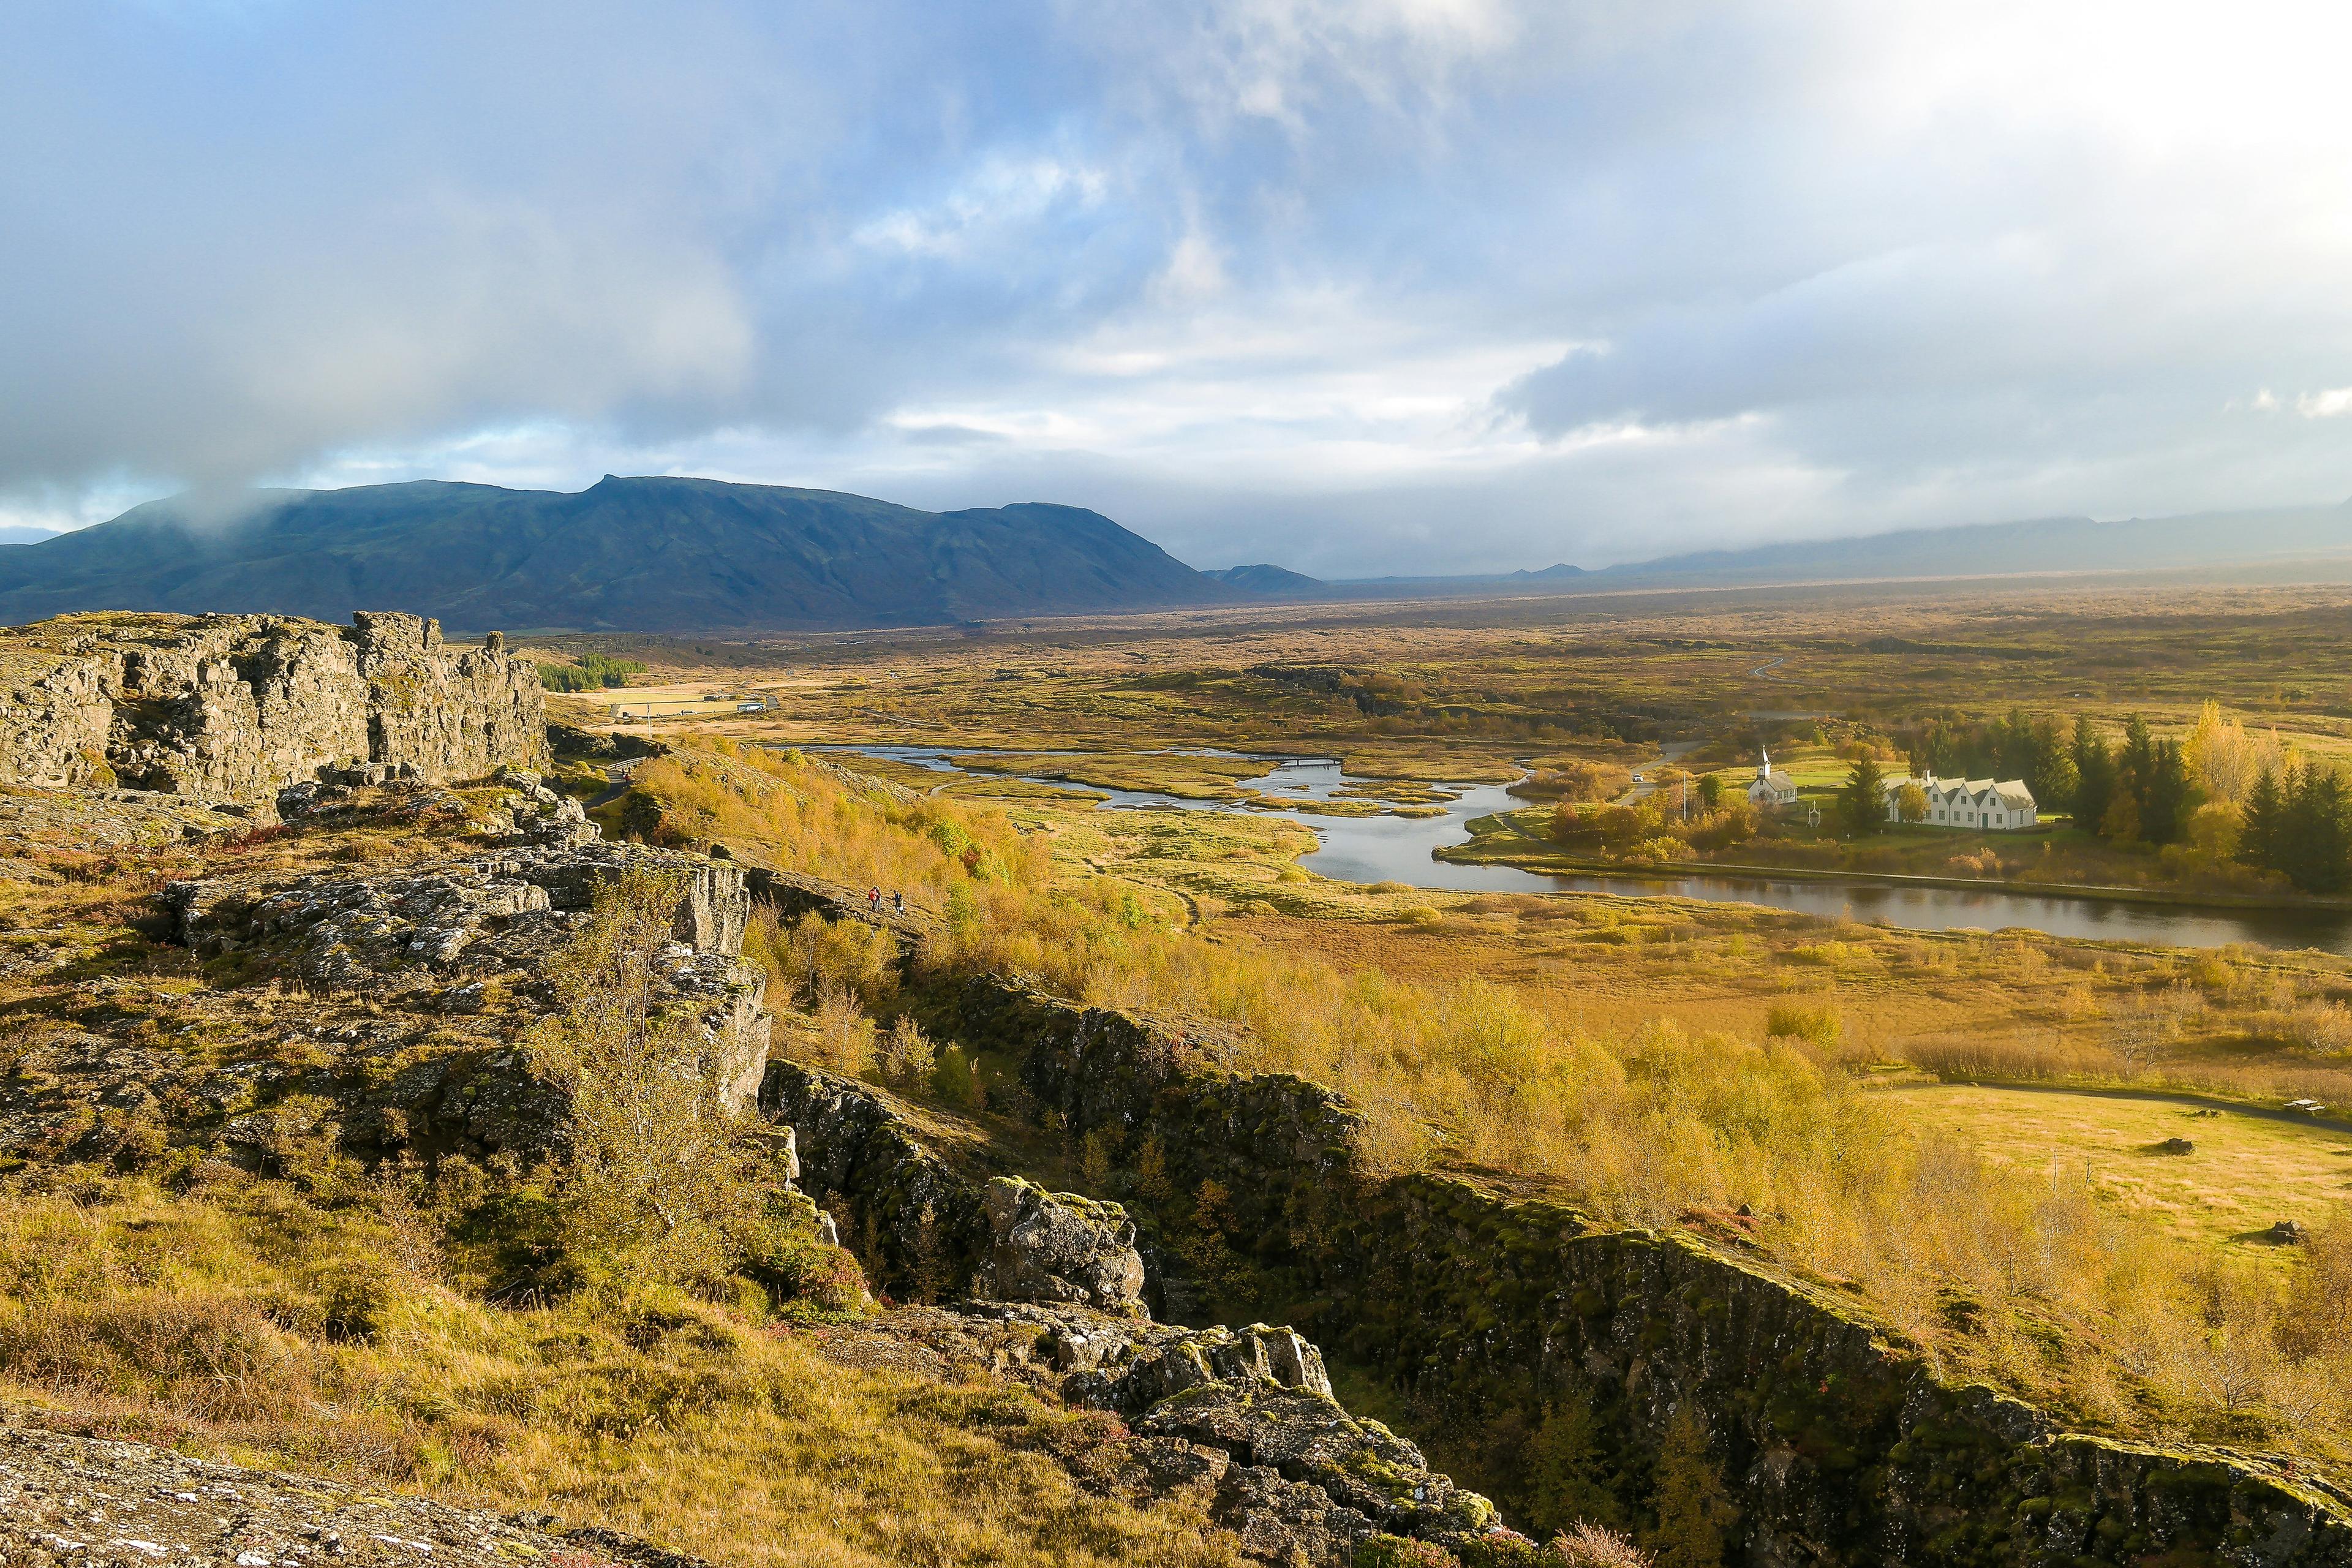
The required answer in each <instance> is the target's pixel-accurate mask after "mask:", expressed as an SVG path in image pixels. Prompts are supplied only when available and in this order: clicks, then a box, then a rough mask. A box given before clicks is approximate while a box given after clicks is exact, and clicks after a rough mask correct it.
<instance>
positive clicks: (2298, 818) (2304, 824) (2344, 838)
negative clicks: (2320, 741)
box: [2279, 767, 2352, 893]
mask: <svg viewBox="0 0 2352 1568" xmlns="http://www.w3.org/2000/svg"><path fill="white" fill-rule="evenodd" d="M2279 838H2280V856H2279V858H2280V860H2281V862H2282V864H2281V865H2280V869H2281V870H2284V872H2285V873H2286V874H2287V877H2288V878H2289V879H2290V880H2292V881H2293V882H2294V885H2295V886H2296V887H2298V888H2300V889H2303V890H2304V891H2305V892H2306V893H2340V892H2342V891H2344V889H2346V887H2347V886H2352V797H2347V793H2346V791H2345V787H2344V777H2343V775H2342V774H2341V773H2336V771H2335V770H2334V769H2332V768H2319V767H2306V768H2305V769H2304V770H2303V774H2302V777H2301V779H2300V780H2299V781H2298V783H2297V784H2296V786H2295V787H2294V791H2293V793H2292V795H2290V796H2289V797H2288V802H2287V808H2286V813H2285V820H2284V829H2283V831H2282V832H2281V833H2280V835H2279Z"/></svg>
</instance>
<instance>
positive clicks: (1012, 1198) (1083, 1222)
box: [981, 1176, 1143, 1312]
mask: <svg viewBox="0 0 2352 1568" xmlns="http://www.w3.org/2000/svg"><path fill="white" fill-rule="evenodd" d="M981 1206H982V1210H983V1211H984V1212H985V1213H986V1214H987V1215H988V1226H989V1231H990V1237H989V1248H988V1266H987V1268H985V1269H983V1270H982V1278H981V1288H982V1290H983V1291H985V1293H987V1294H988V1295H991V1296H994V1297H996V1298H997V1299H999V1300H1005V1301H1067V1302H1071V1303H1074V1304H1076V1305H1077V1306H1082V1307H1093V1308H1096V1309H1097V1310H1101V1311H1106V1312H1135V1311H1139V1310H1141V1309H1142V1299H1143V1259H1142V1258H1140V1257H1139V1256H1138V1255H1137V1253H1136V1250H1135V1226H1134V1225H1133V1224H1132V1223H1131V1222H1130V1221H1129V1219H1128V1217H1127V1211H1126V1210H1125V1209H1123V1208H1121V1207H1119V1205H1117V1204H1106V1203H1097V1202H1096V1201H1095V1200H1094V1199H1092V1198H1084V1197H1080V1196H1078V1195H1077V1194H1075V1193H1049V1192H1047V1191H1045V1189H1044V1188H1042V1187H1039V1186H1035V1185H1034V1184H1031V1183H1028V1182H1024V1181H1023V1180H1022V1179H1021V1178H1020V1177H1018V1176H998V1177H996V1178H995V1179H993V1180H992V1181H991V1182H990V1183H989V1184H988V1186H987V1188H986V1189H985V1190H984V1191H983V1192H982V1194H981Z"/></svg>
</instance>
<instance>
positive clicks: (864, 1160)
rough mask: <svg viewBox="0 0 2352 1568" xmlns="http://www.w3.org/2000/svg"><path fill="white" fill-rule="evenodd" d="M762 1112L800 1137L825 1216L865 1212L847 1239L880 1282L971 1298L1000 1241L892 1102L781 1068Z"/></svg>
mask: <svg viewBox="0 0 2352 1568" xmlns="http://www.w3.org/2000/svg"><path fill="white" fill-rule="evenodd" d="M760 1113H761V1115H762V1116H765V1117H766V1118H767V1119H768V1120H769V1121H773V1122H776V1123H779V1124H781V1125H783V1126H788V1127H790V1128H791V1129H792V1130H793V1139H794V1143H795V1146H796V1148H797V1149H798V1152H799V1157H800V1165H801V1176H800V1182H801V1187H802V1190H803V1191H804V1192H806V1193H807V1194H809V1196H810V1197H812V1198H814V1200H816V1202H817V1204H818V1205H819V1206H820V1207H836V1206H839V1207H847V1208H851V1209H854V1210H855V1211H856V1225H855V1226H854V1227H853V1231H854V1234H853V1235H852V1236H851V1237H848V1238H847V1239H850V1240H853V1241H857V1242H859V1243H861V1244H862V1247H863V1249H864V1251H865V1252H866V1262H867V1265H868V1267H869V1268H878V1279H879V1280H880V1281H882V1282H887V1283H888V1284H889V1285H890V1287H891V1288H892V1289H894V1290H897V1291H898V1292H900V1293H901V1294H907V1295H911V1296H914V1297H916V1298H918V1299H922V1300H946V1299H949V1298H952V1297H956V1296H961V1295H963V1294H965V1293H967V1292H968V1291H970V1290H971V1286H972V1281H973V1279H975V1278H976V1276H977V1275H978V1274H979V1272H980V1270H981V1269H982V1268H984V1267H985V1266H986V1262H987V1258H988V1255H989V1248H990V1247H991V1245H992V1241H993V1232H992V1228H991V1226H990V1225H989V1220H988V1214H987V1210H986V1208H985V1206H984V1205H983V1204H982V1200H981V1195H980V1193H979V1191H978V1189H977V1188H975V1187H974V1186H973V1185H972V1184H971V1183H970V1182H968V1181H966V1180H965V1179H964V1178H963V1177H962V1176H961V1175H959V1174H958V1173H956V1172H955V1170H954V1169H953V1168H952V1167H951V1166H950V1165H949V1164H948V1163H947V1162H946V1161H945V1160H942V1159H940V1157H939V1156H938V1155H937V1154H935V1153H933V1152H931V1151H930V1150H929V1149H927V1148H925V1147H924V1146H923V1143H922V1141H921V1140H920V1139H919V1138H918V1137H917V1136H916V1135H915V1133H914V1131H913V1129H912V1128H911V1127H910V1126H909V1125H908V1121H907V1119H906V1118H905V1117H904V1116H902V1115H901V1114H900V1113H899V1112H898V1110H896V1109H894V1108H893V1106H892V1104H891V1102H890V1100H889V1097H888V1096H887V1095H886V1094H884V1093H883V1092H882V1091H881V1090H879V1089H874V1088H872V1087H871V1086H869V1085H866V1084H863V1083H860V1082H858V1081H857V1080H856V1079H851V1078H844V1077H842V1076H841V1075H840V1074H838V1073H830V1072H825V1071H823V1070H822V1069H820V1068H808V1067H803V1066H801V1065H800V1064H799V1063H797V1062H789V1061H783V1060H782V1059H779V1060H775V1061H771V1062H770V1063H768V1067H767V1073H766V1076H765V1077H764V1078H763V1079H761V1084H760Z"/></svg>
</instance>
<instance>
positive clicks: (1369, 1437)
mask: <svg viewBox="0 0 2352 1568" xmlns="http://www.w3.org/2000/svg"><path fill="white" fill-rule="evenodd" d="M760 1104H761V1110H762V1112H763V1113H764V1114H766V1115H767V1116H769V1117H770V1118H771V1119H772V1120H773V1121H778V1122H779V1123H789V1124H790V1125H791V1126H792V1127H793V1131H794V1134H795V1139H796V1143H797V1147H798V1151H799V1154H800V1172H801V1178H802V1182H803V1186H804V1187H805V1189H806V1190H807V1192H808V1193H809V1195H810V1196H811V1197H812V1198H814V1200H815V1201H816V1202H818V1203H819V1204H831V1205H834V1207H835V1212H836V1215H847V1216H849V1218H850V1222H851V1228H852V1229H853V1230H855V1231H857V1232H860V1233H862V1234H863V1235H864V1236H865V1237H866V1238H867V1239H868V1242H869V1252H870V1254H871V1256H872V1257H873V1258H874V1260H875V1261H877V1262H878V1263H879V1264H880V1265H881V1266H882V1268H883V1271H884V1277H885V1279H886V1280H887V1281H888V1282H889V1283H891V1284H893V1285H894V1286H895V1287H897V1288H900V1289H913V1290H918V1291H920V1292H923V1293H925V1294H927V1295H935V1296H938V1297H941V1298H945V1299H952V1298H955V1297H959V1296H965V1297H968V1298H969V1300H966V1301H965V1302H964V1303H963V1304H961V1305H959V1306H957V1307H955V1308H952V1309H950V1310H946V1311H944V1312H940V1313H935V1314H933V1315H932V1319H931V1332H932V1335H933V1337H934V1338H935V1339H936V1338H939V1337H945V1338H948V1339H961V1340H962V1341H964V1342H965V1351H966V1354H967V1356H969V1355H970V1353H971V1352H970V1346H971V1342H973V1340H974V1339H975V1337H977V1338H979V1339H982V1340H992V1341H993V1342H994V1346H993V1350H992V1352H991V1354H990V1357H989V1364H990V1366H991V1368H992V1370H993V1371H996V1372H999V1373H1012V1374H1015V1375H1024V1376H1026V1377H1028V1378H1029V1379H1030V1380H1031V1381H1034V1382H1038V1383H1041V1384H1045V1385H1048V1386H1050V1387H1051V1388H1052V1389H1053V1391H1054V1392H1055V1394H1058V1395H1059V1396H1060V1397H1062V1398H1064V1399H1066V1400H1068V1401H1071V1402H1073V1403H1076V1404H1081V1405H1094V1406H1096V1407H1097V1408H1101V1409H1105V1410H1112V1411H1117V1412H1118V1413H1120V1414H1121V1415H1126V1416H1128V1417H1129V1418H1130V1419H1131V1421H1132V1424H1133V1430H1134V1433H1135V1434H1136V1436H1138V1437H1139V1438H1140V1439H1141V1440H1142V1441H1143V1443H1144V1444H1145V1445H1146V1446H1147V1447H1146V1448H1145V1449H1144V1450H1142V1451H1140V1452H1139V1454H1138V1455H1137V1456H1135V1457H1134V1458H1135V1462H1136V1463H1138V1464H1140V1465H1142V1466H1143V1467H1144V1468H1145V1469H1146V1470H1147V1471H1149V1472H1150V1474H1151V1475H1153V1476H1157V1477H1160V1478H1161V1479H1164V1480H1165V1482H1166V1484H1167V1487H1168V1488H1171V1489H1172V1488H1174V1487H1177V1486H1192V1485H1197V1486H1201V1487H1203V1488H1206V1489H1209V1491H1210V1493H1211V1497H1212V1504H1211V1516H1212V1517H1213V1518H1215V1519H1217V1520H1219V1521H1221V1522H1223V1523H1226V1524H1227V1525H1229V1526H1230V1527H1232V1528H1234V1530H1235V1531H1237V1532H1238V1533H1239V1534H1240V1535H1241V1537H1242V1538H1243V1540H1244V1543H1245V1544H1246V1546H1247V1549H1248V1550H1249V1551H1250V1552H1252V1553H1253V1554H1255V1555H1257V1556H1260V1557H1261V1558H1263V1559H1264V1560H1265V1561H1267V1562H1270V1563H1308V1564H1314V1565H1316V1568H1344V1565H1346V1564H1349V1563H1353V1562H1354V1561H1355V1560H1356V1552H1357V1551H1358V1549H1359V1548H1360V1547H1364V1546H1366V1545H1367V1544H1368V1543H1370V1542H1374V1541H1376V1540H1379V1539H1381V1538H1391V1539H1396V1540H1409V1541H1419V1542H1428V1543H1430V1544H1431V1545H1433V1546H1438V1547H1442V1548H1444V1549H1447V1550H1451V1551H1454V1552H1462V1551H1465V1550H1467V1551H1470V1552H1474V1553H1475V1552H1476V1551H1477V1550H1478V1549H1479V1548H1480V1547H1481V1545H1482V1544H1488V1545H1491V1544H1493V1543H1495V1542H1503V1541H1511V1542H1517V1540H1518V1538H1517V1537H1516V1536H1512V1535H1511V1534H1510V1533H1509V1532H1508V1531H1502V1530H1501V1529H1500V1522H1499V1521H1498V1519H1497V1517H1496V1512H1495V1509H1494V1507H1493V1505H1492V1504H1491V1503H1489V1502H1488V1501H1487V1500H1486V1499H1485V1498H1483V1497H1480V1496H1479V1495H1478V1494H1476V1493H1475V1492H1472V1491H1469V1490H1467V1489H1463V1488H1461V1487H1458V1486H1456V1485H1455V1484H1454V1481H1453V1480H1452V1479H1449V1478H1448V1477H1446V1476H1444V1475H1443V1474H1440V1473H1438V1472H1436V1471H1434V1470H1433V1469H1431V1468H1430V1467H1429V1463H1428V1460H1427V1459H1426V1458H1424V1457H1423V1454H1422V1452H1421V1450H1420V1449H1419V1448H1417V1447H1414V1446H1413V1445H1412V1444H1411V1443H1409V1442H1407V1441H1405V1440H1404V1439H1402V1438H1401V1437H1399V1436H1397V1435H1396V1434H1395V1433H1393V1432H1391V1431H1390V1430H1389V1429H1388V1428H1387V1427H1386V1426H1382V1425H1381V1424H1380V1423H1379V1422H1377V1421H1371V1420H1365V1419H1360V1418H1358V1417H1355V1416H1352V1415H1349V1413H1348V1412H1347V1411H1346V1410H1345V1409H1343V1408H1342V1407H1341V1406H1340V1405H1339V1402H1338V1401H1337V1399H1336V1398H1334V1396H1333V1394H1332V1390H1331V1382H1330V1378H1329V1375H1328V1373H1327V1372H1326V1370H1325V1368H1324V1363H1323V1356H1322V1352H1320V1351H1319V1350H1318V1349H1317V1348H1316V1347H1315V1346H1314V1345H1313V1344H1312V1343H1310V1342H1308V1341H1307V1339H1306V1338H1305V1337H1304V1336H1303V1335H1301V1334H1299V1333H1298V1332H1297V1331H1295V1330H1292V1329H1287V1328H1273V1327H1269V1326H1267V1325H1265V1324H1263V1323H1253V1324H1251V1325H1249V1326H1248V1327H1246V1328H1244V1329H1239V1330H1234V1329H1229V1328H1225V1327H1223V1326H1212V1327H1207V1328H1188V1327H1182V1326H1179V1325H1174V1324H1163V1323H1155V1322H1153V1321H1151V1319H1150V1314H1149V1312H1148V1311H1147V1310H1145V1308H1144V1305H1143V1301H1142V1295H1143V1287H1144V1267H1143V1260H1142V1258H1141V1257H1140V1255H1139V1253H1138V1252H1137V1251H1136V1250H1135V1247H1134V1241H1135V1228H1134V1226H1133V1225H1132V1223H1131V1222H1130V1221H1129V1218H1128V1216H1127V1214H1126V1211H1125V1210H1124V1209H1123V1208H1122V1207H1121V1206H1120V1205H1118V1204H1112V1203H1104V1202H1101V1201H1099V1200H1095V1199H1088V1198H1084V1197H1080V1196H1077V1195H1076V1194H1067V1193H1049V1192H1046V1191H1045V1190H1043V1189H1041V1188H1039V1187H1037V1186H1035V1185H1034V1184H1031V1183H1028V1182H1026V1181H1023V1180H1021V1179H1019V1178H1017V1177H1003V1176H1000V1177H996V1178H993V1179H992V1180H990V1181H989V1182H988V1183H986V1184H984V1185H975V1184H973V1183H972V1182H971V1181H969V1180H967V1179H966V1178H965V1177H963V1176H962V1175H961V1174H960V1173H957V1172H956V1171H955V1170H954V1168H953V1167H952V1166H951V1165H950V1164H949V1163H948V1162H946V1161H945V1160H942V1159H941V1158H940V1157H939V1156H938V1155H937V1154H935V1153H933V1152H930V1151H929V1149H927V1148H926V1147H924V1145H923V1142H922V1140H921V1137H920V1134H919V1131H918V1130H917V1129H916V1128H915V1127H914V1125H913V1123H912V1121H911V1120H910V1119H909V1118H908V1116H907V1115H906V1114H905V1113H904V1112H903V1111H901V1110H898V1109H897V1108H896V1106H895V1104H894V1102H893V1101H892V1100H891V1099H890V1098H889V1097H888V1096H887V1094H886V1093H885V1092H884V1091H881V1090H877V1089H873V1088H872V1087H871V1086H868V1085H866V1084H863V1083H860V1082H858V1081H857V1080H856V1079H845V1078H843V1077H840V1076H839V1075H837V1074H834V1073H827V1072H824V1071H821V1070H818V1069H815V1068H806V1067H803V1066H800V1065H798V1064H796V1063H793V1062H787V1061H775V1062H771V1063H770V1064H769V1066H768V1071H767V1076H766V1078H765V1079H764V1080H763V1082H762V1084H761V1093H760Z"/></svg>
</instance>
